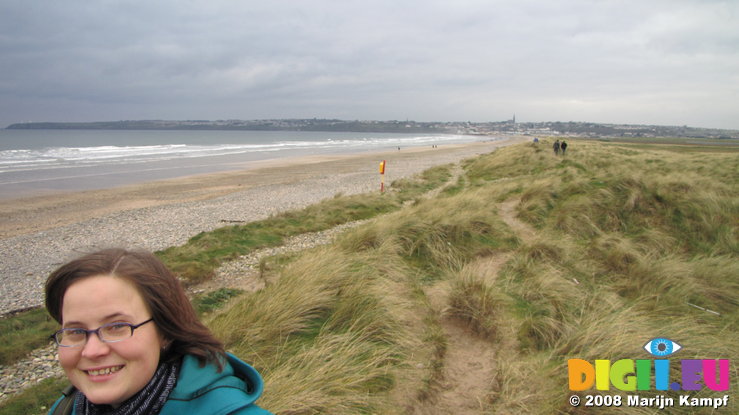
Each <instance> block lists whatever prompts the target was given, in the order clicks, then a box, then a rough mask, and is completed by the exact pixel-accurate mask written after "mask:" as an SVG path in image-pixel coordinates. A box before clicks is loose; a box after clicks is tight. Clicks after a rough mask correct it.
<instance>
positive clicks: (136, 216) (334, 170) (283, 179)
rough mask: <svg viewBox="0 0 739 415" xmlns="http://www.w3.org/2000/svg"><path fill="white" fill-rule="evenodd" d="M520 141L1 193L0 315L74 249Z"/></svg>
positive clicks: (145, 235) (228, 217)
mask: <svg viewBox="0 0 739 415" xmlns="http://www.w3.org/2000/svg"><path fill="white" fill-rule="evenodd" d="M525 140H526V139H525V138H523V137H518V138H513V139H506V140H499V141H482V142H477V143H470V144H460V145H453V146H452V145H449V146H439V147H438V148H433V149H432V148H430V147H423V148H420V147H417V148H405V149H402V150H400V151H390V152H384V153H362V154H354V155H330V156H328V155H324V156H310V157H300V158H289V159H280V160H272V161H261V162H257V163H254V164H253V165H252V166H250V168H249V169H247V170H239V171H229V172H222V173H213V174H207V175H197V176H190V177H184V178H178V179H172V180H163V181H155V182H148V183H142V184H137V185H129V186H124V187H117V188H112V189H105V190H96V191H86V192H75V193H60V194H54V195H45V196H37V197H31V198H24V199H15V200H0V218H1V220H0V251H2V252H3V257H2V259H0V278H2V284H0V314H4V313H8V312H12V311H14V310H18V309H23V308H27V307H34V306H38V305H41V303H42V301H43V283H44V281H45V279H46V276H47V275H48V273H49V272H51V271H52V270H53V269H54V268H55V267H57V266H58V265H60V264H61V263H63V262H65V261H66V260H68V259H71V258H72V257H75V256H77V255H79V254H80V253H82V252H87V251H90V250H93V249H96V248H101V247H108V246H124V247H136V248H143V249H148V250H160V249H164V248H166V247H169V246H173V245H179V244H182V243H184V242H186V241H187V239H189V238H190V237H192V236H194V235H196V234H197V233H199V232H202V231H209V230H212V229H215V228H218V227H221V226H226V225H228V224H229V223H234V222H248V221H254V220H259V219H263V218H266V217H269V216H270V215H272V214H275V213H279V212H282V211H286V210H290V209H298V208H302V207H304V206H307V205H310V204H313V203H316V202H319V201H321V200H323V199H326V198H330V197H333V196H335V195H337V194H356V193H364V192H371V191H379V186H380V175H379V172H378V166H379V162H380V161H382V160H386V161H387V170H386V174H385V183H386V185H389V184H390V183H392V181H393V180H396V179H400V178H404V177H409V176H412V175H413V174H416V173H419V172H421V171H423V170H425V169H428V168H430V167H432V166H437V165H442V164H447V163H456V162H459V161H461V160H463V159H465V158H469V157H473V156H476V155H479V154H485V153H489V152H491V151H494V150H495V148H497V147H500V146H504V145H509V144H512V143H516V142H522V141H525Z"/></svg>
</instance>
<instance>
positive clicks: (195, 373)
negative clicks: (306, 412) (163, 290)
mask: <svg viewBox="0 0 739 415" xmlns="http://www.w3.org/2000/svg"><path fill="white" fill-rule="evenodd" d="M263 388H264V382H263V381H262V377H261V376H260V375H259V373H258V372H257V371H256V369H254V368H253V367H251V366H249V365H248V364H246V363H244V362H242V361H241V360H239V359H238V358H237V357H236V356H234V355H232V354H230V353H229V354H228V362H227V363H226V364H224V365H223V370H222V371H221V372H220V373H218V371H217V368H216V366H215V365H213V364H206V365H205V366H203V367H200V364H199V363H198V359H197V358H196V357H194V356H185V357H184V358H183V360H182V366H181V367H180V373H179V375H178V376H177V384H176V385H175V388H174V389H173V390H172V392H171V393H170V394H169V398H168V399H167V403H165V404H164V407H162V410H161V411H160V412H159V415H183V414H192V415H201V414H202V415H205V414H207V415H271V413H270V412H268V411H266V410H264V409H262V408H260V407H258V406H257V405H256V404H255V403H254V402H255V401H256V400H257V398H259V396H260V395H261V394H262V390H263ZM62 399H63V398H60V399H59V400H58V401H57V402H56V403H55V404H54V406H53V407H52V408H51V410H50V411H49V414H50V415H51V414H53V413H54V410H55V409H56V407H57V406H58V405H59V403H60V402H61V400H62ZM72 415H75V412H74V411H72Z"/></svg>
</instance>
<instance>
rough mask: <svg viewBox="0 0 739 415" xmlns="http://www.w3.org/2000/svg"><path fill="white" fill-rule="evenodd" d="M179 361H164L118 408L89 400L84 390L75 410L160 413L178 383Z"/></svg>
mask: <svg viewBox="0 0 739 415" xmlns="http://www.w3.org/2000/svg"><path fill="white" fill-rule="evenodd" d="M178 371H179V362H178V363H162V364H160V365H159V367H158V368H157V371H156V372H155V373H154V376H152V378H151V380H149V383H147V384H146V386H144V388H143V389H141V390H140V391H139V392H138V393H136V394H135V395H133V396H132V397H130V398H128V399H127V400H126V401H125V402H123V403H122V404H121V406H119V407H118V408H113V407H111V406H110V405H96V404H94V403H92V402H90V401H88V400H87V397H85V395H83V394H82V392H79V391H78V392H77V397H76V398H75V401H74V410H75V412H76V413H77V414H78V415H144V414H158V413H159V411H160V410H161V409H162V407H163V406H164V404H165V403H166V402H167V398H168V397H169V393H170V392H172V389H174V386H175V383H177V372H178Z"/></svg>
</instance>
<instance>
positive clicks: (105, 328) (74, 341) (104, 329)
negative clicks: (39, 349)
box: [51, 318, 154, 347]
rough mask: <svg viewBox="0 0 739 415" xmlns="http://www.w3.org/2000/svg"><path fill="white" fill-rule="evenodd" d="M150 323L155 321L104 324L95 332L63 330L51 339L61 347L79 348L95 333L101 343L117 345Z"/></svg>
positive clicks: (75, 329) (74, 329)
mask: <svg viewBox="0 0 739 415" xmlns="http://www.w3.org/2000/svg"><path fill="white" fill-rule="evenodd" d="M150 321H154V319H153V318H150V319H148V320H146V321H144V322H143V323H139V324H130V323H109V324H104V325H102V326H100V327H98V328H96V329H95V330H86V329H79V328H69V329H61V330H59V331H57V332H56V333H54V334H52V335H51V339H53V340H54V341H55V342H56V344H58V345H59V346H61V347H78V346H83V345H84V344H85V343H87V339H88V338H89V337H90V334H92V333H95V334H97V336H98V339H100V341H101V342H105V343H115V342H119V341H121V340H126V339H128V338H129V337H131V336H133V331H134V330H136V329H137V328H139V327H141V326H143V325H144V324H146V323H148V322H150Z"/></svg>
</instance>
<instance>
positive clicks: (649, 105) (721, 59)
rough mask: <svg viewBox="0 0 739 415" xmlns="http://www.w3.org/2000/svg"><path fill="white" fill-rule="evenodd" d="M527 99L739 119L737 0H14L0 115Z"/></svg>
mask: <svg viewBox="0 0 739 415" xmlns="http://www.w3.org/2000/svg"><path fill="white" fill-rule="evenodd" d="M514 113H515V114H516V118H517V120H520V121H570V120H572V121H593V122H606V123H631V124H664V125H683V124H687V125H690V126H697V127H715V128H734V129H739V1H735V0H725V1H718V0H717V1H708V0H694V1H691V0H664V1H660V0H602V1H599V0H557V1H551V0H488V1H483V0H478V1H474V0H448V1H431V0H423V1H420V0H419V1H415V0H414V1H406V0H388V1H384V0H378V1H371V0H363V1H354V0H336V1H331V0H323V1H319V0H305V1H299V0H294V1H283V0H269V1H264V0H260V1H251V0H247V1H236V0H232V1H225V0H157V1H123V0H119V1H114V0H95V1H89V0H65V1H58V0H2V2H0V127H3V126H5V125H7V124H10V123H15V122H24V121H94V120H123V119H211V120H213V119H231V118H238V119H258V118H312V117H318V118H341V119H363V120H371V119H376V120H390V119H400V120H404V119H412V120H416V121H467V120H470V121H500V120H505V119H508V118H510V117H511V116H512V115H513V114H514Z"/></svg>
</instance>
